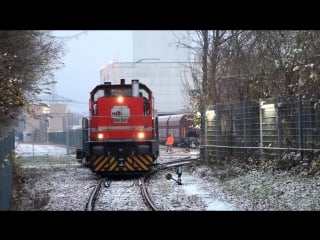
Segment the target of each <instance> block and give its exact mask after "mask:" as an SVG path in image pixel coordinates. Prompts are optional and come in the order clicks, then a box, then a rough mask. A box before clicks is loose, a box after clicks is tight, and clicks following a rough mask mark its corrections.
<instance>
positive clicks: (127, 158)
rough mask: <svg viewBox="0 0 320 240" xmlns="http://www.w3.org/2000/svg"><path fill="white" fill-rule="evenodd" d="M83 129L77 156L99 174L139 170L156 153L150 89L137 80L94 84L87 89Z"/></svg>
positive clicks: (148, 166)
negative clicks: (86, 107) (87, 103)
mask: <svg viewBox="0 0 320 240" xmlns="http://www.w3.org/2000/svg"><path fill="white" fill-rule="evenodd" d="M82 131H83V141H82V142H83V144H82V145H83V148H82V149H77V155H76V158H77V159H81V161H82V163H83V165H84V166H87V167H89V168H90V169H91V170H92V171H93V172H95V173H97V174H100V175H104V176H112V175H137V174H142V173H145V172H148V171H150V170H151V167H152V165H153V164H154V162H155V161H156V159H157V157H158V156H159V138H158V117H157V116H156V115H155V111H154V98H153V93H152V91H151V90H150V89H149V88H148V87H147V86H146V85H144V84H142V83H140V82H139V80H132V81H131V84H126V83H125V80H124V79H121V80H120V84H111V82H105V83H104V84H100V85H97V86H96V87H95V88H94V89H93V90H92V91H91V92H90V99H89V117H88V118H86V117H85V118H83V119H82Z"/></svg>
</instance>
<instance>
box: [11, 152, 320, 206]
mask: <svg viewBox="0 0 320 240" xmlns="http://www.w3.org/2000/svg"><path fill="white" fill-rule="evenodd" d="M28 161H30V160H26V159H22V160H20V163H18V164H17V167H16V171H15V181H14V188H13V193H12V204H11V205H12V207H11V210H17V211H84V208H85V203H86V199H87V198H88V196H89V194H90V192H91V191H92V189H93V187H94V185H95V183H96V179H97V177H96V176H95V175H94V174H93V173H91V172H90V170H89V169H87V168H83V167H81V166H80V165H79V164H78V163H76V162H75V160H73V158H72V157H71V158H70V159H69V162H68V163H55V164H53V163H50V164H48V161H46V164H39V163H37V164H30V163H27V162H28ZM40 162H41V161H40ZM168 171H170V170H168ZM220 171H221V172H219V171H216V169H215V171H212V169H211V168H209V167H207V166H204V165H199V163H197V164H195V165H194V166H192V167H190V168H187V167H184V169H183V174H182V176H181V180H182V185H178V184H177V183H176V182H175V181H172V180H166V179H165V177H164V175H165V173H164V172H162V173H159V174H157V176H155V177H153V178H152V179H151V180H150V181H149V183H148V185H149V188H148V191H149V193H150V195H151V196H152V198H153V199H154V201H155V204H156V206H158V207H159V209H160V210H163V211H215V210H217V211H221V210H222V211H312V210H317V211H318V210H320V201H319V200H320V198H319V197H320V181H319V180H320V179H319V176H304V175H302V174H292V173H290V172H286V171H274V172H265V171H259V170H249V171H246V172H241V170H239V174H235V175H233V176H229V177H219V176H224V175H225V174H222V173H224V172H225V170H220ZM171 173H172V175H173V177H175V173H174V171H173V170H172V171H171ZM138 189H139V183H138V182H137V181H134V180H130V181H119V182H117V181H114V182H112V183H111V185H110V188H108V189H105V190H104V192H105V194H103V196H102V198H101V199H102V200H101V201H102V203H100V205H99V204H98V206H97V210H98V211H99V210H103V209H105V208H104V207H107V209H108V210H112V211H146V209H145V207H143V202H142V201H141V200H137V198H139V196H138V195H137V192H138ZM133 199H136V200H133ZM101 206H103V207H101Z"/></svg>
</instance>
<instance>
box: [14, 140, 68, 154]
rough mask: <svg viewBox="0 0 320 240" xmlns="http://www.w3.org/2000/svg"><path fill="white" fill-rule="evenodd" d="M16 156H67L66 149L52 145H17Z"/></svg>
mask: <svg viewBox="0 0 320 240" xmlns="http://www.w3.org/2000/svg"><path fill="white" fill-rule="evenodd" d="M16 154H17V155H18V156H20V157H33V156H60V155H66V154H67V149H66V148H65V147H61V146H56V145H50V144H33V143H17V144H16Z"/></svg>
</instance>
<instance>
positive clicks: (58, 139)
mask: <svg viewBox="0 0 320 240" xmlns="http://www.w3.org/2000/svg"><path fill="white" fill-rule="evenodd" d="M48 140H49V142H50V143H54V144H61V145H65V146H66V147H67V151H68V154H69V148H70V151H72V152H73V151H75V149H76V148H82V129H74V130H69V131H65V132H50V133H48Z"/></svg>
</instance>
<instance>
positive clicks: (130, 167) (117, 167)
mask: <svg viewBox="0 0 320 240" xmlns="http://www.w3.org/2000/svg"><path fill="white" fill-rule="evenodd" d="M119 163H120V162H119V161H118V160H117V159H116V157H115V156H94V157H92V158H91V168H92V170H93V171H94V172H100V173H104V172H105V173H107V172H120V171H125V172H132V171H149V170H150V165H151V164H152V163H153V157H152V156H151V155H148V154H143V155H135V156H128V157H125V159H124V163H123V166H122V165H121V164H119Z"/></svg>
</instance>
